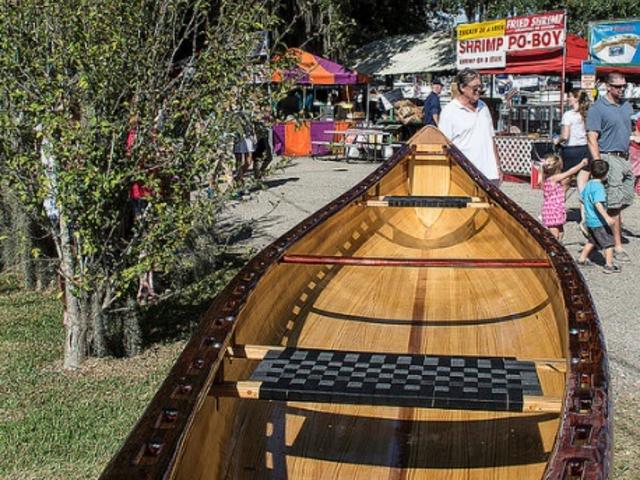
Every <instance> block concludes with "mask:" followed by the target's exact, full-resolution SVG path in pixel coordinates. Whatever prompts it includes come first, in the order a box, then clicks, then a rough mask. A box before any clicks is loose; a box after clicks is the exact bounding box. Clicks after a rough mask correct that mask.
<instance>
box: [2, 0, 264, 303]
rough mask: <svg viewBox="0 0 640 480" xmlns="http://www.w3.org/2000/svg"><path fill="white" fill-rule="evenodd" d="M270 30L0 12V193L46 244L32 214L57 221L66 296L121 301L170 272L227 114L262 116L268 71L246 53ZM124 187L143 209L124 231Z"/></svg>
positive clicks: (145, 6) (51, 10)
mask: <svg viewBox="0 0 640 480" xmlns="http://www.w3.org/2000/svg"><path fill="white" fill-rule="evenodd" d="M275 22H276V18H275V17H274V16H273V15H271V14H270V13H269V12H267V11H265V10H264V8H263V3H262V2H261V1H257V0H256V1H253V0H250V1H249V2H232V1H230V0H223V1H222V2H220V3H219V4H216V7H215V8H214V7H212V6H211V2H209V1H204V0H197V1H195V2H194V1H191V0H160V1H155V0H153V1H152V0H140V1H138V2H131V1H130V0H60V1H58V2H42V1H40V0H21V1H20V2H18V1H15V0H7V2H4V3H3V4H2V6H0V46H2V47H3V48H0V125H1V126H2V128H3V132H6V134H4V135H3V136H2V137H0V152H2V156H3V158H2V161H1V162H0V180H4V181H6V182H7V183H8V184H10V185H12V188H13V189H15V191H16V193H17V194H18V195H19V196H20V199H21V201H22V202H24V204H25V205H28V206H29V208H30V211H32V212H35V213H36V214H37V218H40V219H41V223H42V227H43V228H46V229H48V230H49V233H50V234H51V235H52V238H54V240H55V241H56V242H57V243H58V244H59V243H60V241H61V240H60V238H61V237H60V236H61V234H62V233H64V232H61V231H60V228H58V225H56V224H55V223H54V224H52V223H51V222H50V220H49V219H48V218H46V215H45V213H50V212H45V210H44V208H43V203H44V202H45V201H46V202H49V204H50V206H51V205H53V206H55V208H56V209H57V212H58V215H60V216H63V217H64V220H65V224H66V225H68V230H69V233H70V234H71V236H70V238H71V241H72V244H73V245H72V252H73V255H74V258H73V261H72V262H71V263H70V264H71V265H72V266H73V268H74V271H73V272H71V274H70V275H69V278H67V281H68V282H72V283H73V285H74V288H75V289H76V290H77V291H78V292H91V291H95V290H96V289H99V288H103V289H106V288H107V287H108V288H109V289H110V290H111V291H115V292H121V293H122V292H127V290H128V289H129V288H131V285H132V284H134V283H135V282H137V278H138V276H139V274H140V273H141V272H144V271H146V270H148V269H150V268H151V267H152V266H154V268H156V269H163V268H166V269H169V268H173V267H174V266H175V261H176V258H177V257H179V255H180V252H181V249H183V248H184V245H185V241H186V240H187V239H188V237H189V235H191V234H192V233H193V228H194V224H195V222H196V220H197V219H199V218H200V219H201V218H202V217H203V215H209V214H210V211H208V210H207V211H205V210H203V209H202V208H201V207H202V205H201V204H200V203H197V202H196V203H193V202H191V200H190V199H191V197H193V196H194V195H195V194H197V192H199V191H200V190H201V189H203V188H204V187H205V183H206V179H208V178H209V177H210V176H211V175H212V176H213V177H215V176H217V175H221V174H222V173H223V172H224V171H229V170H232V169H233V164H234V157H233V155H232V152H231V147H232V144H233V138H234V133H235V132H236V131H237V130H238V129H239V128H240V127H241V126H240V125H238V123H237V121H236V118H237V116H236V113H237V112H238V111H240V110H243V111H245V112H249V114H250V116H251V115H253V118H254V119H256V120H258V119H262V118H263V117H266V116H267V114H268V113H269V111H270V103H271V102H270V99H269V95H268V91H267V89H266V88H262V87H261V86H258V85H256V84H255V83H253V78H254V77H255V74H256V71H257V69H258V67H260V68H261V69H263V70H265V69H266V70H265V71H263V72H260V73H262V74H263V75H265V76H266V78H269V76H270V72H271V70H269V68H268V67H265V66H263V65H260V66H258V65H255V64H253V63H251V61H250V60H249V58H250V56H249V54H250V52H251V51H252V50H253V47H254V44H255V32H256V30H269V29H270V26H271V25H273V24H274V23H275ZM274 68H275V65H274ZM136 182H137V183H138V185H139V186H142V187H144V188H146V189H147V192H146V193H145V194H144V196H143V200H144V201H145V202H147V203H148V207H147V208H146V210H145V211H144V213H143V214H142V215H140V216H139V217H138V218H137V219H136V220H135V221H133V212H132V201H131V199H130V198H129V197H130V189H131V188H132V186H133V185H134V183H136ZM213 183H214V184H215V183H217V182H215V180H214V182H213ZM54 220H55V219H54ZM107 303H108V302H107ZM107 306H108V305H107Z"/></svg>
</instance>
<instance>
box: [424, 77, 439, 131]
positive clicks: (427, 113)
mask: <svg viewBox="0 0 640 480" xmlns="http://www.w3.org/2000/svg"><path fill="white" fill-rule="evenodd" d="M441 92H442V82H441V81H440V80H438V79H436V80H434V81H433V82H431V93H430V94H429V95H427V98H426V99H425V101H424V124H425V125H433V126H434V127H437V126H438V122H439V121H440V112H441V111H442V109H441V108H440V93H441Z"/></svg>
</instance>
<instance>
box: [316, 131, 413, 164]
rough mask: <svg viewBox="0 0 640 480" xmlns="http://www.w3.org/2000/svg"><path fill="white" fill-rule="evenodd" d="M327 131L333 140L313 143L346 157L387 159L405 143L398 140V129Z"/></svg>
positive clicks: (374, 159)
mask: <svg viewBox="0 0 640 480" xmlns="http://www.w3.org/2000/svg"><path fill="white" fill-rule="evenodd" d="M325 133H326V134H329V135H333V140H329V141H320V140H319V141H313V142H312V143H313V144H314V145H324V146H326V147H329V148H330V149H331V151H332V152H333V154H334V155H336V156H337V157H342V158H346V159H356V158H360V159H367V160H372V161H378V160H385V159H387V158H390V157H391V156H392V155H393V152H394V149H396V148H399V147H401V146H402V145H403V144H402V143H400V142H399V141H397V129H387V128H348V129H346V130H326V131H325Z"/></svg>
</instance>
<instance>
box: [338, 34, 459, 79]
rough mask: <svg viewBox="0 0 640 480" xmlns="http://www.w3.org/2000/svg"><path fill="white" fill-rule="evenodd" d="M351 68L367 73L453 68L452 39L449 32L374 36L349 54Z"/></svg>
mask: <svg viewBox="0 0 640 480" xmlns="http://www.w3.org/2000/svg"><path fill="white" fill-rule="evenodd" d="M352 58H353V60H352V62H351V65H350V66H351V68H354V69H355V70H357V71H359V72H361V73H364V74H366V75H376V76H378V75H379V76H382V75H403V74H411V73H438V72H445V71H451V70H455V69H456V57H455V40H454V38H453V36H452V34H451V33H449V32H432V33H419V34H415V35H396V36H393V37H388V38H384V39H381V40H376V41H374V42H371V43H368V44H367V45H365V46H363V47H361V48H359V49H358V50H356V52H355V53H354V54H353V55H352Z"/></svg>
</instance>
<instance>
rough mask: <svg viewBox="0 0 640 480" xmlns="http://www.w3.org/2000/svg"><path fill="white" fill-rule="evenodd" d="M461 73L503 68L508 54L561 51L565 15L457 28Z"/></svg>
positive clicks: (508, 20) (483, 23)
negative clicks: (462, 70) (465, 70)
mask: <svg viewBox="0 0 640 480" xmlns="http://www.w3.org/2000/svg"><path fill="white" fill-rule="evenodd" d="M456 33H457V40H458V42H457V48H456V53H457V55H456V66H457V68H458V69H462V68H474V69H488V68H502V67H504V66H506V54H507V53H508V52H515V51H523V50H538V49H555V48H562V47H563V46H564V44H565V15H564V12H550V13H541V14H535V15H527V16H524V17H513V18H508V19H502V20H492V21H490V22H482V23H470V24H464V25H458V27H457V29H456Z"/></svg>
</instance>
